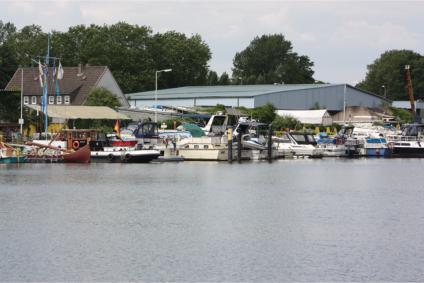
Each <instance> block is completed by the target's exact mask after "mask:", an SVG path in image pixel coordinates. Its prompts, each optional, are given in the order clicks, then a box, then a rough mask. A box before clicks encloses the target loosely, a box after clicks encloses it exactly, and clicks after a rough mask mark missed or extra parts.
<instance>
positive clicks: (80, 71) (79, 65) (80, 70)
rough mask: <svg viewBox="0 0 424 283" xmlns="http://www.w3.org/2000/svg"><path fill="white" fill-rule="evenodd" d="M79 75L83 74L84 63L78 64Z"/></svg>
mask: <svg viewBox="0 0 424 283" xmlns="http://www.w3.org/2000/svg"><path fill="white" fill-rule="evenodd" d="M77 76H78V77H81V76H82V64H81V63H80V64H78V74H77Z"/></svg>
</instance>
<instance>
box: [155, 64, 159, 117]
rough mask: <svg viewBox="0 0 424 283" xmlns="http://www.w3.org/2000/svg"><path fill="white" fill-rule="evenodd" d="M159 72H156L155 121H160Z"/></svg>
mask: <svg viewBox="0 0 424 283" xmlns="http://www.w3.org/2000/svg"><path fill="white" fill-rule="evenodd" d="M158 73H159V71H156V73H155V123H157V122H158Z"/></svg>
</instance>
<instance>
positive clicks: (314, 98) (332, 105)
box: [254, 85, 384, 111]
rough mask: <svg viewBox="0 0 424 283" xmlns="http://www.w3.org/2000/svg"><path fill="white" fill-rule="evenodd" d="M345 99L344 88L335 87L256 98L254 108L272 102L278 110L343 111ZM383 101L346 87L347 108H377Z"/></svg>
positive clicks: (264, 95)
mask: <svg viewBox="0 0 424 283" xmlns="http://www.w3.org/2000/svg"><path fill="white" fill-rule="evenodd" d="M343 99H344V86H343V85H335V86H328V87H321V88H313V89H303V90H294V91H284V92H279V93H272V94H263V95H259V96H257V97H255V103H254V107H258V106H262V105H265V104H266V103H268V102H270V103H272V104H274V106H275V107H276V108H277V109H286V110H308V109H312V108H315V106H316V105H318V106H319V107H320V108H321V109H327V110H329V111H342V110H343ZM383 101H384V100H383V99H381V98H379V97H377V96H374V95H371V94H368V93H366V92H362V91H359V90H357V89H355V88H351V87H349V86H347V87H346V106H365V107H370V108H375V107H380V106H381V104H382V103H383Z"/></svg>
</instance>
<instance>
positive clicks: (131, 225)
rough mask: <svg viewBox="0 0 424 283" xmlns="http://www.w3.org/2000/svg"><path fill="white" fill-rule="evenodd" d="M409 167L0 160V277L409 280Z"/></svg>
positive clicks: (417, 201) (417, 170)
mask: <svg viewBox="0 0 424 283" xmlns="http://www.w3.org/2000/svg"><path fill="white" fill-rule="evenodd" d="M423 168H424V160H420V159H413V160H405V159H394V160H393V159H392V160H385V159H359V160H341V159H327V160H285V161H277V162H274V163H273V164H268V163H265V162H264V163H245V164H241V165H239V164H232V165H229V164H227V163H214V162H211V163H208V162H206V163H194V162H185V163H179V164H177V163H168V164H135V165H133V164H91V165H66V164H59V165H57V164H53V165H45V164H25V165H20V166H10V165H4V166H0V281H29V280H31V281H423V280H424V185H423V173H422V172H423Z"/></svg>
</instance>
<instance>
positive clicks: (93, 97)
mask: <svg viewBox="0 0 424 283" xmlns="http://www.w3.org/2000/svg"><path fill="white" fill-rule="evenodd" d="M84 104H85V105H88V106H109V107H111V108H116V107H119V106H121V103H120V102H119V99H118V98H117V97H116V95H114V94H113V93H112V92H111V91H110V90H108V89H106V88H104V87H97V88H95V89H93V90H92V91H90V94H89V95H88V98H87V100H86V102H85V103H84Z"/></svg>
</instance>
